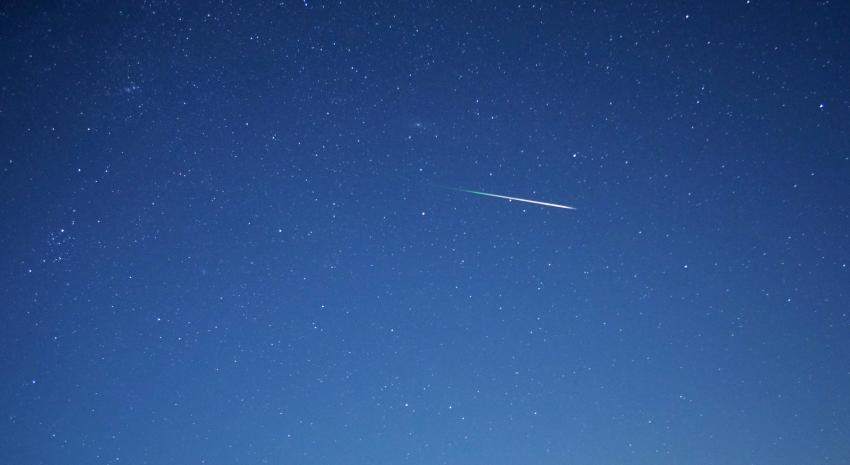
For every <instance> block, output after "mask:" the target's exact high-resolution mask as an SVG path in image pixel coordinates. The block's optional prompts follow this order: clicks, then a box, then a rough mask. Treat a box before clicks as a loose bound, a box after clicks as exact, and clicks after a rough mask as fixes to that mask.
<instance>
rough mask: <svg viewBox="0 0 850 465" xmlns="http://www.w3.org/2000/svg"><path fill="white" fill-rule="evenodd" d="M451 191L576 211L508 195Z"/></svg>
mask: <svg viewBox="0 0 850 465" xmlns="http://www.w3.org/2000/svg"><path fill="white" fill-rule="evenodd" d="M453 190H456V191H460V192H466V193H467V194H475V195H483V196H485V197H495V198H497V199H505V200H510V201H514V200H516V201H517V202H525V203H533V204H535V205H543V206H544V207H555V208H565V209H567V210H575V209H576V208H575V207H570V206H569V205H561V204H558V203H550V202H541V201H539V200H529V199H521V198H519V197H511V196H508V195H499V194H491V193H489V192H479V191H472V190H469V189H456V188H453Z"/></svg>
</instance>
